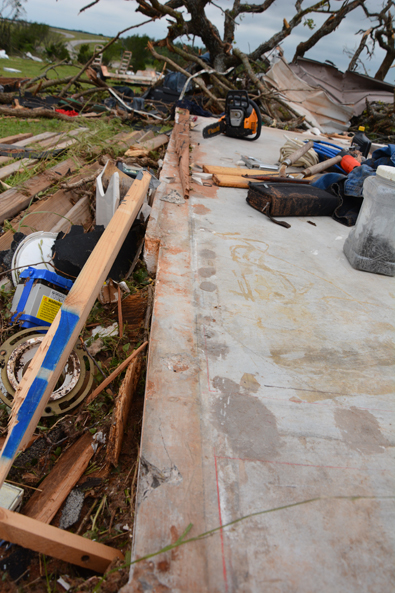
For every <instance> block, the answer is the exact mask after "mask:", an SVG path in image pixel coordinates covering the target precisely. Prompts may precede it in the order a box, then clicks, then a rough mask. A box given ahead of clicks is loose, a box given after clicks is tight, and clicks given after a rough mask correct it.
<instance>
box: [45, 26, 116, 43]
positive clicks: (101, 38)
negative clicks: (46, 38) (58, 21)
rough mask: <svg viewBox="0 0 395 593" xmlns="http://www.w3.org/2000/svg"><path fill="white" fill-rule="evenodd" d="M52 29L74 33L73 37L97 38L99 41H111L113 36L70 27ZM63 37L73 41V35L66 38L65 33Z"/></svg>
mask: <svg viewBox="0 0 395 593" xmlns="http://www.w3.org/2000/svg"><path fill="white" fill-rule="evenodd" d="M51 31H54V32H55V33H56V32H57V31H64V32H65V33H69V34H70V35H73V39H97V41H98V42H99V41H109V40H110V39H111V37H106V36H102V35H95V34H94V33H84V32H83V31H71V30H70V29H62V28H61V27H51ZM62 39H63V40H64V41H71V40H72V39H71V37H69V38H66V36H65V35H62Z"/></svg>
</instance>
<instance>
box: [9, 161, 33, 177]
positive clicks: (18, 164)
mask: <svg viewBox="0 0 395 593" xmlns="http://www.w3.org/2000/svg"><path fill="white" fill-rule="evenodd" d="M9 160H12V159H9ZM37 163H38V160H37V159H21V160H19V161H15V162H14V163H11V164H10V165H5V167H1V169H0V179H7V177H10V175H14V173H18V171H23V170H24V169H31V168H32V167H34V165H36V164H37Z"/></svg>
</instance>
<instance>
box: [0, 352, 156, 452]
mask: <svg viewBox="0 0 395 593" xmlns="http://www.w3.org/2000/svg"><path fill="white" fill-rule="evenodd" d="M147 345H148V342H144V344H141V346H140V348H137V350H135V351H134V352H133V354H131V355H130V356H129V357H128V358H127V359H126V360H124V361H123V362H122V363H121V364H120V365H119V367H118V368H117V369H115V371H113V372H112V373H111V375H108V377H107V379H104V381H103V383H100V385H99V387H96V389H95V390H94V391H92V393H91V394H90V395H89V396H88V397H87V399H86V400H85V403H86V405H88V404H90V403H91V402H93V400H94V399H95V398H96V397H97V396H98V395H99V394H100V393H101V392H102V391H103V389H105V388H106V387H107V385H109V384H110V383H112V381H114V379H115V378H116V377H118V375H119V374H120V373H122V371H123V370H124V369H126V367H127V366H128V364H129V363H131V362H132V360H133V359H134V358H135V357H136V356H137V355H138V354H140V352H141V351H142V350H144V348H146V346H147ZM0 461H1V459H0Z"/></svg>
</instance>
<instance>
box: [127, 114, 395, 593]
mask: <svg viewBox="0 0 395 593" xmlns="http://www.w3.org/2000/svg"><path fill="white" fill-rule="evenodd" d="M206 124H207V120H205V119H203V118H202V119H201V120H200V121H199V126H198V127H197V128H195V130H194V131H192V132H191V143H192V144H193V145H194V147H193V151H192V153H191V162H192V161H193V162H195V163H199V164H212V165H222V166H234V164H235V162H236V161H237V160H238V159H239V158H240V155H241V154H248V155H250V154H251V155H254V156H258V157H259V158H261V159H262V160H264V161H267V162H272V163H274V162H276V160H277V157H278V151H279V148H280V147H281V146H282V144H283V143H284V141H285V139H284V137H283V132H281V131H280V130H273V129H267V128H264V129H263V131H262V136H261V138H260V139H259V140H258V141H257V142H254V143H248V142H243V141H241V140H240V141H239V140H235V139H230V138H226V137H225V136H219V137H217V138H214V139H210V140H207V141H204V140H203V139H202V136H201V128H202V126H203V125H206ZM288 134H289V135H293V134H290V133H288ZM176 171H177V163H176V159H175V154H174V146H173V141H172V142H170V145H169V150H168V153H167V157H166V162H165V167H164V170H163V173H162V175H167V176H171V175H174V174H175V172H176ZM171 190H176V191H178V192H179V193H180V194H181V193H182V192H181V187H180V186H179V185H177V183H172V184H168V185H166V184H162V185H161V187H160V188H159V190H158V192H157V195H156V198H155V203H154V208H153V213H152V217H151V221H150V225H149V232H148V235H147V243H146V254H147V258H148V261H149V264H150V265H151V267H152V268H153V267H155V265H156V264H157V270H156V273H157V276H156V278H157V280H156V296H155V305H154V313H153V321H152V333H151V343H150V352H149V368H148V377H147V390H146V403H145V413H144V420H143V437H142V448H141V466H140V471H139V486H138V500H137V511H136V520H135V530H134V546H133V559H136V558H141V557H143V556H145V555H147V554H152V553H155V552H157V551H159V550H161V549H162V548H163V547H164V546H167V545H168V544H172V543H173V544H174V543H175V542H176V541H177V540H178V539H179V538H180V536H182V534H183V532H184V531H185V530H186V528H187V527H188V526H189V525H190V524H192V528H191V529H190V531H189V532H188V534H187V535H186V537H185V539H190V538H195V537H198V536H199V535H200V534H203V533H205V532H207V531H209V530H213V529H215V528H218V527H221V526H224V525H227V524H229V523H231V522H232V521H235V520H238V519H241V518H243V517H244V519H242V520H241V521H239V522H237V523H235V524H233V525H230V526H228V527H225V528H223V529H219V530H216V531H215V532H214V533H213V534H212V535H208V536H207V537H205V538H203V539H198V540H195V541H191V542H189V543H186V544H185V545H182V546H179V547H176V548H174V549H172V550H170V551H167V552H165V553H161V554H159V555H156V556H153V557H152V558H149V559H147V560H145V561H142V562H139V563H138V564H136V565H134V567H133V568H132V571H131V577H130V583H129V585H127V586H126V587H125V588H124V591H125V592H127V591H129V592H130V591H153V592H165V591H172V592H174V593H175V592H179V591H180V592H181V591H193V592H194V591H196V592H202V593H203V592H210V593H214V592H236V591H237V592H250V591H251V592H261V591H265V593H296V592H298V593H299V592H300V593H316V592H317V591H320V593H333V592H335V591H336V592H342V593H348V592H352V593H357V592H358V593H363V592H369V593H370V592H372V593H373V592H374V593H388V592H389V591H393V590H394V588H395V577H394V565H395V563H394V543H395V542H394V533H395V529H394V527H395V513H394V499H393V495H394V464H393V444H394V431H393V412H394V402H393V393H394V371H393V363H394V349H393V330H394V327H393V324H394V317H393V297H394V281H393V279H391V278H388V277H384V276H377V275H373V274H368V273H364V272H358V271H356V270H354V269H352V268H351V266H350V265H349V263H348V261H347V260H346V258H345V256H344V255H343V251H342V247H343V243H344V240H345V238H346V236H347V235H348V232H349V229H348V228H346V227H344V226H342V225H340V224H338V223H337V222H335V221H333V220H332V219H331V218H327V217H319V218H315V219H314V220H313V222H314V223H315V224H316V226H313V225H311V224H308V219H306V218H289V219H287V222H289V223H290V224H291V228H290V229H284V228H282V227H279V226H277V225H275V224H273V223H272V222H271V221H270V220H268V219H267V218H266V217H265V216H264V215H262V214H260V213H259V212H257V211H255V210H253V209H252V208H251V207H250V206H248V204H247V203H246V200H245V198H246V194H247V191H246V190H240V189H228V188H216V187H202V186H198V185H196V184H192V189H191V194H190V199H189V200H187V201H185V202H184V203H180V204H177V203H174V202H173V203H172V202H167V201H163V199H162V198H163V197H166V195H168V194H169V192H170V191H171ZM251 515H253V516H251Z"/></svg>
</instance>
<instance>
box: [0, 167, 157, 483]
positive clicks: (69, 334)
mask: <svg viewBox="0 0 395 593" xmlns="http://www.w3.org/2000/svg"><path fill="white" fill-rule="evenodd" d="M150 180H151V176H150V174H149V173H144V174H143V177H142V179H140V180H138V179H136V180H135V181H134V183H133V185H132V187H131V188H130V190H129V192H128V193H127V194H126V196H125V199H124V200H122V202H121V203H120V205H119V207H118V209H117V210H116V212H115V214H114V216H113V217H112V219H111V221H110V223H109V225H108V226H107V228H106V230H105V231H104V233H103V235H102V236H101V238H100V240H99V242H98V243H97V245H96V247H95V248H94V250H93V252H92V254H91V255H90V257H89V259H88V261H87V262H86V264H85V266H84V267H83V269H82V270H81V272H80V274H79V276H78V278H77V280H76V281H75V283H74V285H73V287H72V289H71V290H70V292H69V294H68V295H67V297H66V299H65V301H64V303H63V305H62V307H61V309H60V310H59V312H58V313H57V315H56V317H55V319H54V321H53V323H52V325H51V326H50V328H49V330H48V332H47V334H46V335H45V337H44V339H43V341H42V342H41V345H40V347H39V348H38V350H37V352H36V354H35V356H34V358H33V359H32V361H31V363H30V365H29V367H28V369H27V370H26V373H25V375H24V376H23V378H22V380H21V382H20V384H19V387H18V389H17V391H16V392H15V397H14V405H13V407H12V412H11V417H10V426H9V431H8V436H7V440H6V442H5V444H4V447H3V450H2V453H1V457H0V485H1V484H3V482H4V480H5V478H6V477H7V474H8V472H9V470H10V468H11V466H12V463H13V460H14V459H15V456H16V454H17V451H18V447H19V446H20V444H21V443H25V442H26V441H27V440H28V439H29V438H30V437H31V435H32V434H33V432H34V430H35V428H36V426H37V423H38V421H39V420H40V418H41V415H42V413H43V411H44V408H45V406H46V405H47V402H48V400H49V397H50V395H51V393H52V391H53V389H54V387H55V385H56V382H57V380H58V379H59V376H60V374H61V372H62V370H63V369H64V365H65V364H66V362H67V359H68V357H69V355H70V352H71V350H72V349H73V347H74V344H75V343H76V341H77V339H78V334H79V333H80V331H81V329H82V328H83V326H84V324H85V322H86V320H87V318H88V315H89V312H90V310H91V308H92V306H93V304H94V302H95V300H96V297H97V295H98V294H99V291H100V289H101V287H102V285H103V282H104V281H105V280H106V278H107V276H108V273H109V271H110V270H111V267H112V265H113V263H114V261H115V258H116V256H117V254H118V252H119V250H120V248H121V247H122V244H123V242H124V240H125V238H126V236H127V234H128V232H129V230H130V228H131V226H132V224H133V222H134V220H135V218H136V216H137V214H138V212H139V210H140V208H141V206H142V205H143V202H144V198H145V196H146V193H147V191H148V186H149V182H150Z"/></svg>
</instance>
